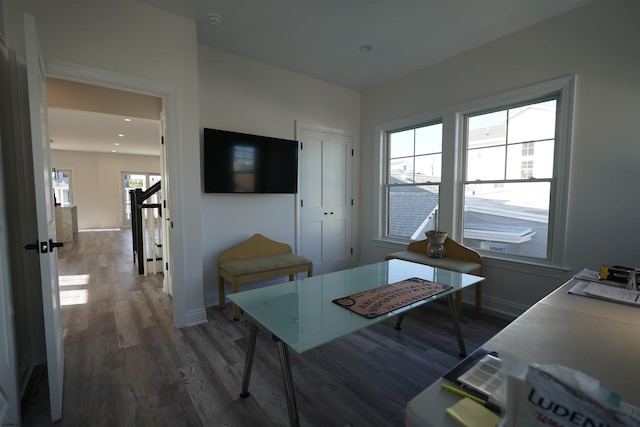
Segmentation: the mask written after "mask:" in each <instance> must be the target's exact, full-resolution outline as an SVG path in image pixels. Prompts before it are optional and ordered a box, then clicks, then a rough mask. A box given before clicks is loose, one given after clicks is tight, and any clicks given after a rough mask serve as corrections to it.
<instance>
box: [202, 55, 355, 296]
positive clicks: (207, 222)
mask: <svg viewBox="0 0 640 427" xmlns="http://www.w3.org/2000/svg"><path fill="white" fill-rule="evenodd" d="M198 49H199V50H198V52H199V58H198V64H199V76H200V125H201V126H200V127H201V129H200V131H201V137H202V128H205V127H208V128H215V129H224V130H230V131H235V132H245V133H252V134H258V135H266V136H272V137H277V138H287V139H295V123H296V122H301V123H306V124H312V125H317V126H322V127H325V128H331V129H339V130H344V131H346V132H348V133H350V134H351V135H353V137H354V141H355V143H354V145H355V148H356V153H357V152H358V142H357V141H358V140H359V123H360V115H359V114H360V95H359V93H358V92H356V91H353V90H348V89H345V88H342V87H339V86H335V85H332V84H329V83H325V82H322V81H319V80H316V79H312V78H310V77H306V76H303V75H300V74H296V73H293V72H290V71H286V70H283V69H280V68H276V67H273V66H270V65H267V64H264V63H260V62H256V61H253V60H250V59H247V58H243V57H240V56H236V55H232V54H229V53H227V52H223V51H220V50H216V49H212V48H209V47H206V46H203V45H200V46H199V47H198ZM354 173H355V174H357V173H358V171H357V170H356V171H354ZM295 202H296V198H295V196H294V195H275V194H273V195H268V194H265V195H260V194H248V195H243V194H229V195H216V194H203V199H202V235H203V248H202V252H203V261H204V282H205V297H206V303H207V304H217V283H218V279H217V277H218V276H217V259H218V255H219V254H220V252H222V251H223V250H225V249H228V248H229V247H231V246H233V245H235V244H238V243H240V242H242V241H244V240H245V239H247V238H249V237H251V236H252V235H253V234H255V233H261V234H264V235H265V236H267V237H269V238H271V239H274V240H277V241H281V242H285V243H288V244H289V245H291V246H292V247H293V248H295V241H296V235H295V231H296V230H295V226H296V224H295V221H296V206H295Z"/></svg>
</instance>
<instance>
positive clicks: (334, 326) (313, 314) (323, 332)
mask: <svg viewBox="0 0 640 427" xmlns="http://www.w3.org/2000/svg"><path fill="white" fill-rule="evenodd" d="M412 277H418V278H420V279H425V280H429V281H432V282H436V283H441V284H444V285H449V286H451V289H449V290H446V291H444V292H441V293H439V294H437V295H433V296H431V297H428V298H426V299H423V300H420V301H418V302H415V303H413V304H411V305H408V306H405V307H402V308H399V309H397V310H394V311H391V312H389V313H387V314H383V315H381V316H378V317H376V318H373V319H369V318H366V317H364V316H361V315H359V314H356V313H354V312H352V311H350V310H348V309H346V308H344V307H341V306H339V305H338V304H335V303H333V302H332V301H333V300H334V299H338V298H342V297H346V296H348V295H352V294H355V293H358V292H362V291H367V290H370V289H374V288H378V287H381V286H385V285H388V284H391V283H396V282H399V281H402V280H405V279H409V278H412ZM482 280H484V278H483V277H479V276H474V275H470V274H464V273H459V272H455V271H450V270H445V269H442V268H436V267H431V266H428V265H423V264H417V263H413V262H408V261H402V260H398V259H392V260H389V261H384V262H379V263H376V264H369V265H364V266H361V267H356V268H351V269H347V270H342V271H336V272H333V273H327V274H323V275H320V276H314V277H308V278H303V279H298V280H295V281H291V282H287V283H281V284H277V285H271V286H265V287H262V288H258V289H253V290H250V291H244V292H238V293H235V294H231V295H229V296H228V297H229V299H230V300H231V301H232V302H233V303H235V304H236V305H238V306H239V307H240V309H241V310H242V311H243V312H244V314H245V316H247V317H248V318H249V320H250V322H251V328H250V337H249V341H248V344H247V353H246V359H245V371H244V377H243V384H242V393H241V394H240V396H241V397H248V396H249V391H248V389H249V381H250V377H251V368H252V365H253V356H254V352H255V342H256V333H257V328H258V326H261V327H263V328H265V329H267V330H268V331H269V332H270V333H272V334H273V336H274V338H276V342H277V344H278V349H279V351H280V364H281V367H282V375H283V379H284V383H285V392H286V394H287V403H288V409H289V420H290V423H291V425H293V426H297V425H299V419H298V412H297V408H296V404H295V395H294V392H293V384H292V381H291V368H290V366H289V356H288V348H292V349H293V350H294V351H296V352H297V353H304V352H305V351H308V350H311V349H313V348H315V347H318V346H320V345H323V344H326V343H328V342H331V341H333V340H335V339H338V338H341V337H344V336H346V335H348V334H351V333H353V332H356V331H358V330H360V329H364V328H367V327H369V326H372V325H374V324H376V323H379V322H381V321H383V320H386V319H389V318H390V317H393V316H396V315H399V317H398V319H397V322H396V328H397V329H400V324H401V322H402V318H403V316H404V314H405V313H406V312H407V311H409V310H411V309H413V308H416V307H418V306H421V305H423V304H426V303H429V302H431V301H434V300H436V299H439V298H443V297H447V298H448V300H449V307H450V310H451V317H452V321H453V326H454V329H455V332H456V335H457V339H458V345H459V347H460V355H461V356H464V355H466V351H465V348H464V341H463V339H462V334H461V331H460V325H459V323H458V317H457V314H456V310H455V308H454V304H453V299H452V295H453V294H454V293H455V292H458V291H460V290H462V289H464V288H466V287H468V286H471V285H474V284H476V283H479V282H481V281H482Z"/></svg>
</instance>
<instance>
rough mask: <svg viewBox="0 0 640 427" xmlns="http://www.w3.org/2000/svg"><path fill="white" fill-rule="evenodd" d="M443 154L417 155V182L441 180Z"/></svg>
mask: <svg viewBox="0 0 640 427" xmlns="http://www.w3.org/2000/svg"><path fill="white" fill-rule="evenodd" d="M441 175H442V154H440V153H438V154H432V155H428V156H417V157H416V175H415V180H416V182H440V177H441Z"/></svg>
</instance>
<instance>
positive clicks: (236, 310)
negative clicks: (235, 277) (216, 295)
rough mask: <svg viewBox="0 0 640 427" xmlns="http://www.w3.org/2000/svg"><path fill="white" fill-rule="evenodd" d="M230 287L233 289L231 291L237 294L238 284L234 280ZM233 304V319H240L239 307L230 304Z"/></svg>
mask: <svg viewBox="0 0 640 427" xmlns="http://www.w3.org/2000/svg"><path fill="white" fill-rule="evenodd" d="M231 288H232V289H233V293H234V294H237V293H238V284H237V283H235V282H232V283H231ZM232 305H233V320H240V308H238V306H237V305H235V304H232Z"/></svg>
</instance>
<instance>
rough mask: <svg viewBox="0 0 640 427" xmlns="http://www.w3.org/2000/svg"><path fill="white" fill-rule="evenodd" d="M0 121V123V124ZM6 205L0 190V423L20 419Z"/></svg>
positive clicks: (1, 61) (0, 62) (0, 49)
mask: <svg viewBox="0 0 640 427" xmlns="http://www.w3.org/2000/svg"><path fill="white" fill-rule="evenodd" d="M0 56H1V57H0V67H2V70H0V78H1V79H2V81H0V87H1V88H2V90H5V89H7V84H8V83H7V81H6V80H5V79H6V78H7V73H6V71H7V70H8V60H9V58H8V53H7V50H6V48H5V46H3V45H2V40H0ZM2 125H3V124H2V123H0V126H2ZM3 143H6V142H5V141H2V132H1V129H0V188H2V189H3V188H4V171H3V163H2V162H3V159H2V144H3ZM6 206H7V204H6V200H5V195H4V191H2V193H1V194H0V425H18V424H19V423H20V418H21V417H20V395H19V391H18V366H17V363H16V346H15V342H16V341H15V332H14V331H15V329H14V320H13V298H12V295H11V278H10V276H9V265H10V263H9V247H8V244H7V242H8V241H9V235H8V232H7V219H6V210H5V207H6Z"/></svg>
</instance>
